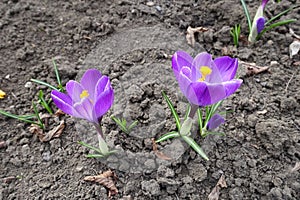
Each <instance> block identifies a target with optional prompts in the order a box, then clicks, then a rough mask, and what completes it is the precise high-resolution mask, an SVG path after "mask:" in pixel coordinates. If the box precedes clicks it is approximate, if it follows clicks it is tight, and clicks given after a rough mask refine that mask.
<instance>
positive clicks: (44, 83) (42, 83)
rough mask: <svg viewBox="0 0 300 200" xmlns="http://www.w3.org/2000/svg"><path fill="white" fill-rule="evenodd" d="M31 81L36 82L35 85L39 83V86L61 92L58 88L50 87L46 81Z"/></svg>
mask: <svg viewBox="0 0 300 200" xmlns="http://www.w3.org/2000/svg"><path fill="white" fill-rule="evenodd" d="M30 81H32V82H34V83H37V84H40V85H45V86H47V87H48V88H50V89H52V90H57V91H59V89H58V88H56V87H54V86H53V85H50V84H49V83H46V82H44V81H40V80H37V79H33V78H32V79H30Z"/></svg>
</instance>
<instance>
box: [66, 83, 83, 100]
mask: <svg viewBox="0 0 300 200" xmlns="http://www.w3.org/2000/svg"><path fill="white" fill-rule="evenodd" d="M66 90H67V93H68V95H69V96H70V97H71V99H72V100H73V104H74V103H76V102H80V101H81V98H80V94H81V93H82V91H83V90H84V89H83V87H82V86H81V84H80V83H78V82H76V81H73V80H71V81H68V82H67V84H66Z"/></svg>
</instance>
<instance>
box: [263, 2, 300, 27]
mask: <svg viewBox="0 0 300 200" xmlns="http://www.w3.org/2000/svg"><path fill="white" fill-rule="evenodd" d="M298 7H299V6H294V7H290V8H289V9H286V10H284V11H282V12H281V13H279V14H277V15H276V16H274V17H272V18H271V19H269V20H268V21H267V22H266V23H265V26H267V25H269V24H270V23H271V22H272V21H274V20H276V19H279V18H280V17H281V16H282V15H285V14H287V13H288V12H290V11H291V10H293V9H295V8H298Z"/></svg>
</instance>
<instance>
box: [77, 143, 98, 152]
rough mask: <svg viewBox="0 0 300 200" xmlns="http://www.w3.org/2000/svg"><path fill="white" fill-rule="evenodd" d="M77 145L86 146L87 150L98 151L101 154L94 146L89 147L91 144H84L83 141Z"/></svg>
mask: <svg viewBox="0 0 300 200" xmlns="http://www.w3.org/2000/svg"><path fill="white" fill-rule="evenodd" d="M77 143H78V144H80V145H82V146H84V147H87V148H89V149H91V150H94V151H96V152H98V153H100V154H101V151H100V149H98V148H96V147H93V146H91V145H89V144H87V143H85V142H83V141H78V142H77Z"/></svg>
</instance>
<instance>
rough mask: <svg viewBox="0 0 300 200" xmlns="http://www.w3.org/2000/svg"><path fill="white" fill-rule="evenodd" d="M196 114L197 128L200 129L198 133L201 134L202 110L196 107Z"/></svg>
mask: <svg viewBox="0 0 300 200" xmlns="http://www.w3.org/2000/svg"><path fill="white" fill-rule="evenodd" d="M197 115H198V123H199V129H200V135H202V132H203V130H202V129H203V121H202V120H203V119H202V110H201V109H200V108H198V110H197Z"/></svg>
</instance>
